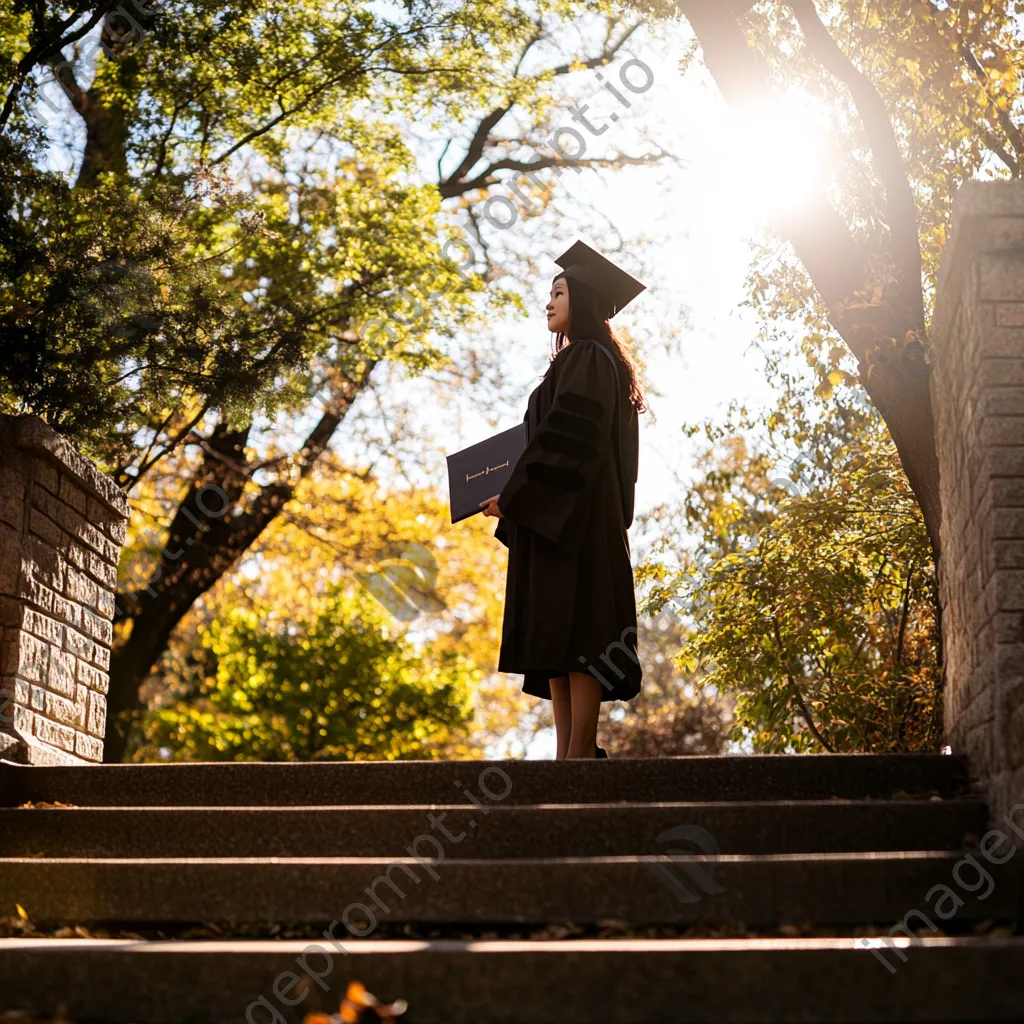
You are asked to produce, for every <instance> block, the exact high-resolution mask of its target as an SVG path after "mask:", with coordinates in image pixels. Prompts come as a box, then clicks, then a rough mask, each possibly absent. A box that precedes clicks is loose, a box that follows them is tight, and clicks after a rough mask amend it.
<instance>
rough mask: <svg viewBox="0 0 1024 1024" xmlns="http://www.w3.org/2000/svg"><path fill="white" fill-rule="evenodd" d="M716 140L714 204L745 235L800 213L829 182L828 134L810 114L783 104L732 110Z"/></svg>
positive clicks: (713, 159)
mask: <svg viewBox="0 0 1024 1024" xmlns="http://www.w3.org/2000/svg"><path fill="white" fill-rule="evenodd" d="M715 135H716V138H715V139H714V140H713V141H712V140H710V139H709V140H708V141H709V142H710V143H711V144H712V145H713V146H714V147H715V149H716V151H717V152H716V153H715V155H714V157H713V158H712V159H711V161H710V163H711V165H712V167H713V171H714V173H713V179H714V180H713V185H712V189H713V192H714V193H717V195H716V196H714V197H713V201H714V202H715V205H720V206H721V208H722V209H723V210H728V216H729V218H730V219H731V220H732V221H733V223H734V226H735V227H736V228H738V229H740V230H741V231H743V232H746V231H748V230H750V229H753V228H756V227H761V226H765V225H766V224H768V223H770V222H771V221H773V220H775V219H777V218H786V217H787V216H790V215H792V214H795V213H799V211H800V209H801V207H802V205H803V204H804V203H805V202H806V199H807V196H808V194H809V193H810V192H812V191H814V190H816V189H820V188H821V187H822V186H824V185H825V184H826V183H827V180H828V173H827V163H828V162H827V159H826V149H825V145H824V143H823V138H824V133H823V131H822V130H820V128H819V127H818V124H817V118H815V117H814V116H813V114H812V112H811V111H809V110H806V109H804V110H801V109H798V108H796V107H794V106H792V105H790V104H785V103H783V102H781V101H780V102H775V103H772V104H770V105H768V104H765V105H764V106H763V107H762V108H761V109H760V110H758V111H757V112H756V113H754V112H751V111H745V112H743V113H739V112H736V111H733V110H731V109H730V110H729V112H728V113H727V114H726V115H725V116H724V117H723V118H722V119H721V120H720V121H719V123H718V129H717V131H716V132H715ZM711 198H712V197H709V199H711Z"/></svg>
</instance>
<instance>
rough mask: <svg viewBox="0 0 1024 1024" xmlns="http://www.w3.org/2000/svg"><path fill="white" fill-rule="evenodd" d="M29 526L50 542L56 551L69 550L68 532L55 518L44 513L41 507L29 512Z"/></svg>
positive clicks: (33, 531)
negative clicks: (52, 518)
mask: <svg viewBox="0 0 1024 1024" xmlns="http://www.w3.org/2000/svg"><path fill="white" fill-rule="evenodd" d="M28 528H29V529H30V530H31V531H32V533H34V534H35V535H36V536H37V537H39V538H40V539H41V540H43V541H45V542H46V543H47V544H49V545H50V547H51V548H53V550H54V551H60V552H63V551H65V550H67V534H66V533H64V531H63V530H62V529H61V528H60V527H59V526H58V525H57V524H56V523H55V522H53V520H51V519H48V518H47V517H46V516H45V515H43V513H42V512H40V511H39V509H37V508H34V509H32V511H31V513H30V514H29V520H28Z"/></svg>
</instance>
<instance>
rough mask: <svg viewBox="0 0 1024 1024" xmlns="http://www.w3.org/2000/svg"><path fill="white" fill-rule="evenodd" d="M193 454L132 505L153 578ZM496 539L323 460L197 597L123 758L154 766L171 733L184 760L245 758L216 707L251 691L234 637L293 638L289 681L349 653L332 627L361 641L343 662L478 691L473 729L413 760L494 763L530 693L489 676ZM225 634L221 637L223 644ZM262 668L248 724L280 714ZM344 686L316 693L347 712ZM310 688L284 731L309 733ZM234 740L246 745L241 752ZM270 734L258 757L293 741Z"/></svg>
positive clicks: (497, 588) (296, 698)
mask: <svg viewBox="0 0 1024 1024" xmlns="http://www.w3.org/2000/svg"><path fill="white" fill-rule="evenodd" d="M187 457H188V456H187V454H182V455H181V456H177V457H172V458H171V459H169V460H167V461H166V462H164V463H162V464H161V466H160V467H159V468H158V469H157V470H156V471H155V472H154V474H152V475H151V476H150V477H148V478H147V481H146V484H145V485H144V486H143V487H141V488H140V493H139V494H137V495H135V496H134V497H133V502H134V504H135V511H134V514H133V516H132V522H131V526H130V529H129V535H128V541H127V545H126V549H125V551H126V559H127V562H128V569H127V575H134V576H138V578H140V579H146V578H148V576H149V575H150V573H151V571H152V565H153V564H155V561H156V559H158V558H159V556H160V526H161V524H162V523H163V522H164V520H165V517H166V514H167V509H168V508H171V507H173V506H174V504H175V494H176V490H177V480H179V479H180V478H181V477H182V476H183V475H184V476H187V475H188V467H187V466H179V465H176V463H177V462H178V461H179V460H181V459H186V458H187ZM492 530H493V527H492V526H491V525H490V523H489V521H486V520H482V519H476V520H470V521H468V522H465V523H460V524H458V525H457V526H452V525H451V523H450V522H449V521H448V508H447V501H446V499H445V498H443V497H442V496H440V495H437V494H435V493H433V492H431V491H426V490H421V489H417V488H408V489H404V490H399V489H396V488H394V487H390V488H385V487H383V486H382V485H381V484H380V483H379V482H378V481H377V480H375V479H374V477H373V476H372V475H369V474H363V473H357V472H354V471H352V470H351V469H349V468H348V467H347V466H346V465H345V464H344V463H343V462H342V461H341V460H340V459H339V458H338V456H336V455H335V454H333V453H327V454H326V455H325V457H324V458H323V459H321V460H320V461H319V462H318V464H317V466H316V467H315V469H314V470H313V472H312V473H311V474H310V475H309V476H308V477H307V478H306V479H304V480H303V481H302V482H301V483H300V485H299V487H298V488H297V489H296V495H295V498H294V500H293V501H292V502H290V503H289V505H288V506H287V508H286V509H285V510H284V511H283V512H282V514H281V515H280V516H278V517H277V518H276V519H275V520H274V522H273V523H272V524H271V525H270V526H269V527H268V528H267V530H266V531H265V532H264V533H263V535H262V536H261V537H260V538H259V540H258V541H257V542H256V543H255V544H254V545H253V546H252V548H251V549H250V550H249V551H248V552H247V553H246V555H245V557H244V558H243V559H242V560H241V561H240V562H239V563H238V564H237V565H236V566H234V567H233V568H232V569H231V570H230V571H229V572H228V573H226V574H225V575H224V576H223V577H221V578H220V579H219V580H218V581H217V582H216V583H215V584H214V585H213V587H211V588H210V590H209V591H208V592H207V593H206V594H204V595H203V597H202V598H200V600H198V601H197V602H195V604H194V605H193V606H192V608H191V609H190V610H189V612H188V614H187V615H186V616H185V617H184V618H183V619H182V621H181V623H180V624H179V626H178V628H177V629H176V630H175V631H174V634H173V635H172V637H171V641H170V643H169V645H168V649H167V651H166V652H165V653H164V654H163V656H162V657H161V658H160V660H159V661H158V662H157V664H156V665H155V666H154V670H153V671H152V672H151V673H150V674H149V675H148V677H147V679H146V680H145V682H144V683H143V685H142V687H141V691H140V692H141V698H142V702H143V704H144V706H145V707H147V708H149V709H154V710H152V711H150V712H139V713H138V714H136V715H133V716H132V718H133V719H134V720H135V721H136V722H140V721H145V722H146V723H147V724H146V725H145V727H144V728H143V729H139V728H133V729H132V730H131V732H130V736H129V744H128V748H127V754H128V757H129V758H130V759H133V760H139V759H150V758H153V757H155V756H156V750H157V748H158V747H159V746H160V745H161V744H163V745H169V746H172V747H173V746H174V745H175V742H174V741H175V737H177V738H178V739H180V740H182V742H184V743H185V748H187V749H186V753H185V754H184V755H183V756H193V757H195V756H197V753H196V751H197V750H198V749H199V748H200V747H201V748H202V749H203V750H206V751H207V752H210V753H216V750H217V749H218V747H217V744H220V745H221V746H224V748H225V749H227V748H228V747H230V748H231V749H232V750H236V751H240V750H241V747H242V746H243V745H242V744H241V741H240V740H239V739H238V737H237V735H236V730H235V726H234V725H232V724H231V723H232V721H233V719H232V718H231V717H230V715H228V717H227V718H225V717H224V716H225V715H226V714H228V713H229V712H231V711H232V707H231V705H229V704H225V705H224V706H221V704H222V703H223V701H222V700H221V697H220V696H218V695H222V691H223V692H227V690H225V687H228V690H230V686H234V685H237V686H239V687H242V688H243V689H244V685H248V684H244V685H243V683H242V682H239V679H241V675H240V673H241V671H242V670H241V669H240V668H239V666H240V665H242V664H243V663H242V661H241V660H239V659H240V656H239V655H238V651H239V650H241V647H239V644H242V640H241V639H239V638H240V637H241V636H242V635H243V633H244V634H245V637H246V639H245V642H246V643H248V642H250V640H252V637H257V636H258V637H259V638H261V639H260V641H259V642H260V644H262V645H263V647H261V650H263V649H264V648H265V649H266V650H269V651H271V653H273V652H274V651H278V648H280V647H281V645H282V644H286V643H291V644H292V645H293V646H297V645H299V644H300V643H301V647H302V649H301V651H298V650H296V651H295V652H293V654H290V655H288V659H284V657H283V655H280V654H279V653H277V654H274V657H275V659H276V662H275V663H280V664H282V665H283V664H284V663H285V660H287V661H288V665H289V666H291V667H290V668H289V671H292V670H293V669H294V670H295V671H298V668H296V666H299V667H302V666H305V667H302V671H303V672H307V674H308V663H309V664H312V663H316V664H320V663H321V662H323V663H328V662H330V663H332V664H333V663H334V662H335V661H336V660H337V658H338V657H339V655H338V654H337V651H336V650H335V648H337V645H338V644H339V643H342V644H343V645H344V644H345V643H348V642H349V641H347V640H346V641H339V640H337V639H332V636H333V634H331V633H330V630H332V629H335V628H336V629H338V630H340V631H341V632H351V633H352V640H351V642H352V643H353V644H354V645H355V649H354V651H353V652H352V653H351V654H349V655H346V656H347V657H349V658H350V660H352V661H353V662H355V661H359V663H360V664H362V663H363V661H365V662H366V663H367V664H369V663H370V662H373V663H374V664H376V661H375V659H384V661H386V662H388V663H389V664H390V663H391V660H393V659H395V658H397V659H398V663H400V664H402V665H405V666H407V667H409V669H410V671H409V672H408V673H406V675H405V678H407V679H408V682H409V684H410V685H412V684H413V683H414V682H415V673H414V672H413V671H412V669H413V668H414V667H419V668H422V669H423V671H424V679H425V682H426V684H427V689H428V690H429V689H430V685H429V684H430V682H431V680H436V679H437V678H439V672H440V671H441V670H442V669H445V670H450V672H451V678H452V680H453V681H454V682H458V685H459V687H460V690H459V692H460V693H462V690H467V692H468V705H469V709H470V711H471V713H472V718H471V719H469V718H466V720H465V723H464V725H465V728H460V729H454V728H453V729H452V730H449V731H447V732H443V733H438V734H437V735H435V736H434V737H433V739H432V741H431V742H430V744H428V745H427V746H425V747H422V751H421V754H419V755H417V756H440V755H441V754H442V753H443V754H444V755H446V756H449V757H482V756H484V755H485V751H487V750H488V749H490V748H494V747H495V746H500V744H501V742H502V740H503V738H504V737H505V736H506V734H508V733H509V731H510V730H513V729H514V728H515V727H516V726H517V724H518V718H519V716H520V715H521V713H522V712H523V710H524V701H523V698H522V695H521V694H516V693H515V692H514V689H513V686H512V685H511V683H510V682H509V681H508V680H506V679H505V678H504V677H503V676H500V675H498V674H496V673H494V672H493V671H492V669H493V666H494V661H495V651H496V649H497V645H498V640H499V637H498V633H499V632H500V626H501V598H502V594H503V584H504V578H503V571H504V561H505V549H504V548H503V547H501V545H499V544H496V543H495V542H494V538H493V537H492V536H491V534H492ZM339 595H341V596H339ZM313 608H320V609H322V611H321V612H320V613H319V615H320V618H319V619H316V621H314V618H311V611H310V610H311V609H313ZM239 616H241V619H239ZM321 620H322V621H321ZM239 623H241V625H239ZM293 624H301V637H299V638H298V639H295V638H292V639H291V640H289V638H288V636H284V634H283V633H282V629H283V628H284V627H285V626H287V627H288V629H291V628H292V625H293ZM236 627H237V628H236ZM243 627H244V628H243ZM325 630H326V632H325ZM374 630H375V631H377V632H379V633H380V634H381V636H382V637H383V638H386V640H387V642H386V643H383V641H382V643H383V646H378V645H377V643H376V641H375V640H373V638H372V637H369V636H363V635H362V634H363V633H366V632H367V631H371V632H372V631H374ZM222 633H223V634H224V636H226V637H227V639H226V640H223V639H222V638H220V639H219V637H221V634H222ZM253 642H255V641H253ZM225 645H226V646H225ZM220 652H223V658H227V659H228V660H229V661H230V672H229V676H228V677H225V678H228V679H229V680H230V685H229V684H228V683H225V682H224V681H223V679H222V676H221V674H220V669H219V668H218V664H217V660H218V657H220V656H221V654H220ZM332 652H333V653H332ZM360 659H362V661H360ZM389 659H390V660H389ZM300 663H301V665H300ZM258 668H259V666H258V664H255V663H254V664H253V665H252V672H253V673H254V675H253V678H254V679H255V683H254V684H253V685H254V686H256V687H257V688H258V689H259V691H260V696H259V699H260V701H261V702H262V703H260V706H259V708H255V707H254V708H253V709H250V711H249V712H248V714H249V715H250V716H252V715H256V716H257V717H260V716H262V717H260V720H261V721H262V720H263V718H265V717H266V716H267V715H268V714H269V710H268V709H269V707H270V704H269V702H270V701H271V699H272V697H271V694H270V690H272V688H273V685H276V683H277V682H280V681H281V679H283V678H284V676H283V675H281V673H280V672H278V673H277V675H274V676H273V678H270V677H268V676H266V675H259V674H258V673H257V671H256V670H257V669H258ZM282 671H283V670H282ZM403 671H404V670H403ZM257 675H258V678H257ZM333 680H334V676H333V675H331V676H330V678H326V677H325V681H322V682H321V683H320V684H319V685H321V686H325V687H326V688H327V691H329V692H326V691H325V695H324V696H325V697H326V698H327V700H328V703H329V704H331V707H330V711H329V713H330V714H331V715H334V714H340V715H341V716H342V717H344V716H345V714H346V712H345V710H344V708H340V707H337V706H335V705H334V704H333V703H332V702H333V701H334V698H335V697H336V693H335V689H336V688H335V687H334V682H333ZM311 692H312V691H308V690H307V691H303V690H299V691H295V692H293V693H292V694H291V698H290V699H291V700H292V701H293V702H297V703H296V706H295V707H292V705H291V704H289V705H288V707H289V709H290V710H289V716H291V717H289V718H288V722H290V723H291V725H289V729H291V728H292V725H294V726H295V727H296V728H298V727H300V726H302V724H303V723H302V722H299V721H297V720H295V721H293V719H294V718H295V716H296V715H298V714H299V707H298V702H301V699H304V695H307V696H308V695H310V694H311ZM353 694H354V691H353V693H352V694H350V696H352V699H353V700H354V699H355V696H353ZM310 699H312V698H311V697H310ZM422 699H423V700H424V701H426V700H427V697H426V696H424V697H423V698H422ZM460 700H461V697H460ZM325 706H326V705H325ZM190 708H194V710H189V709H190ZM157 709H159V713H158V714H157V713H156V710H157ZM325 713H327V712H325ZM275 714H277V712H275ZM211 716H212V717H211ZM446 721H447V720H446ZM453 721H454V720H453ZM171 726H173V729H171ZM253 728H254V727H253ZM282 728H283V727H282ZM169 729H171V731H170V732H169V731H168V730H169ZM225 730H228V731H232V733H233V735H235V739H234V740H232V741H231V742H230V743H229V742H228V741H227V739H225V738H224V735H223V733H224V732H225ZM467 730H468V731H467ZM249 732H250V734H251V733H252V728H250V729H249ZM264 732H265V733H266V734H265V735H263V734H261V735H263V738H262V739H261V740H260V743H261V744H263V745H262V746H261V747H260V749H261V750H264V751H265V752H266V753H267V754H268V756H269V755H270V753H271V746H272V745H273V743H279V744H284V743H285V741H284V739H283V738H282V736H283V733H282V732H281V730H279V729H277V730H276V731H275V730H270V731H269V732H266V730H264ZM204 737H205V738H204ZM250 738H251V737H250ZM186 740H187V742H185V741H186ZM252 742H253V743H254V744H255V743H256V740H255V739H253V741H252ZM290 742H291V741H289V743H290ZM374 742H375V743H377V744H378V746H377V747H375V748H372V749H376V750H377V751H378V753H379V754H380V756H386V755H388V751H391V753H394V752H395V751H394V750H393V749H392V748H390V747H388V746H387V744H385V743H383V740H381V739H380V737H378V738H377V739H375V740H374ZM423 742H424V743H426V740H423ZM401 743H402V744H405V745H404V746H402V749H403V750H404V749H406V748H407V747H408V749H409V750H412V749H414V747H412V746H408V742H407V740H401ZM197 744H198V746H197ZM268 744H269V745H268ZM371 747H372V744H371V745H370V746H369V747H367V748H366V750H365V751H364V754H367V755H368V753H369V751H370V749H371ZM246 749H249V748H246ZM252 749H256V748H255V747H253V748H252ZM396 749H397V748H396ZM415 749H416V750H420V749H421V747H420V746H416V747H415ZM284 750H285V747H284V745H282V746H281V747H280V750H279V751H278V752H277V753H275V754H274V756H275V757H276V756H285V754H284V753H283V751H284ZM299 753H300V754H301V751H299ZM218 756H220V755H218ZM331 756H335V755H331ZM338 756H340V755H338ZM346 756H347V755H346ZM388 756H389V755H388Z"/></svg>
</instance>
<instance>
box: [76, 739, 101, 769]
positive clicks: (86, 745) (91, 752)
mask: <svg viewBox="0 0 1024 1024" xmlns="http://www.w3.org/2000/svg"><path fill="white" fill-rule="evenodd" d="M75 753H76V754H77V755H78V756H79V757H82V758H85V760H87V761H93V762H95V763H96V764H100V763H102V761H103V741H102V740H98V739H96V738H95V737H94V736H86V734H85V733H84V732H78V733H75Z"/></svg>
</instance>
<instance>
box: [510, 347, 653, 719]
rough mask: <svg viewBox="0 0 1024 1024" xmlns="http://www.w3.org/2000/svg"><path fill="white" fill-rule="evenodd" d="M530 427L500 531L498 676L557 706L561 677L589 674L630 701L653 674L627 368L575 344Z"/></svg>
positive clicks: (538, 400) (533, 399) (537, 404)
mask: <svg viewBox="0 0 1024 1024" xmlns="http://www.w3.org/2000/svg"><path fill="white" fill-rule="evenodd" d="M609 357H611V358H609ZM616 403H617V406H618V415H617V417H616V415H615V413H616ZM616 419H617V421H618V431H617V435H616V436H614V437H613V436H612V435H613V433H616V432H615V430H614V429H613V428H614V426H615V422H616ZM524 420H525V422H526V424H527V436H528V441H527V445H526V448H525V449H524V451H523V454H522V456H521V457H520V459H519V461H518V463H517V464H516V466H515V468H514V469H513V471H512V474H511V476H510V477H509V480H508V482H507V483H506V484H505V486H504V487H503V488H502V491H501V494H500V496H499V497H498V508H499V509H500V510H501V512H502V515H503V518H501V519H499V520H498V525H497V528H496V529H495V533H494V535H495V536H496V537H497V538H498V539H499V540H500V541H501V542H502V543H503V544H504V545H505V546H506V547H507V548H508V576H507V578H506V583H505V614H504V620H503V622H502V631H501V652H500V655H499V659H498V671H499V672H515V673H520V672H521V673H523V675H524V677H525V678H524V680H523V690H524V692H526V693H529V694H532V695H533V696H535V697H544V698H547V699H549V700H550V699H551V687H550V684H549V679H550V678H551V677H553V676H564V675H567V674H568V673H569V671H570V670H573V671H578V672H587V673H588V674H590V675H592V676H595V677H596V678H597V679H598V680H599V681H600V682H601V684H602V685H601V699H602V701H606V700H630V699H631V698H633V697H635V696H636V695H637V694H638V693H639V692H640V680H641V677H642V675H643V673H642V670H641V667H640V659H639V658H638V656H637V645H636V640H637V631H636V598H635V594H634V590H633V569H632V566H631V564H630V552H629V537H628V535H627V533H626V530H627V529H628V527H629V526H630V525H631V524H632V522H633V500H634V492H635V485H636V478H637V463H638V451H639V428H638V422H637V411H636V408H635V406H634V405H633V404H632V403H631V402H630V401H629V374H628V371H627V369H626V367H625V366H624V365H623V364H622V360H621V359H620V358H619V357H618V355H617V354H615V353H614V351H613V350H611V349H610V348H608V347H606V346H603V345H601V344H600V343H599V342H597V341H592V340H589V339H578V340H577V341H574V342H571V343H570V344H569V345H568V346H567V347H565V348H563V349H562V350H561V351H560V352H559V353H558V355H557V356H556V357H555V358H554V359H553V360H552V361H551V363H550V365H549V367H548V370H547V373H546V374H545V375H544V378H543V380H542V381H541V382H540V384H538V385H537V387H536V388H535V389H534V390H533V392H532V393H531V395H530V400H529V404H528V406H527V410H526V415H525V416H524ZM616 454H618V461H619V467H618V468H617V466H616ZM620 480H621V484H620Z"/></svg>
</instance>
